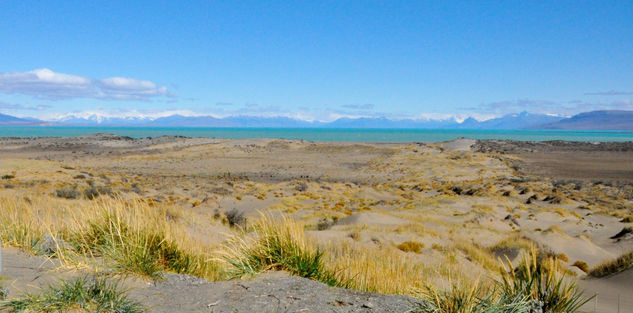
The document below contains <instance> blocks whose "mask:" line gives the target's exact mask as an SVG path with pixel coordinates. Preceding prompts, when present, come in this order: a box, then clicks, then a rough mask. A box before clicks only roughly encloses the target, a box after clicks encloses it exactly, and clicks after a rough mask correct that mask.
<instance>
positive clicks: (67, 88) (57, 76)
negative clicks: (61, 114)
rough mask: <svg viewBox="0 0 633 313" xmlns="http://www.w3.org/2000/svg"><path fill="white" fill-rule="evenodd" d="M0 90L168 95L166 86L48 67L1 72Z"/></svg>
mask: <svg viewBox="0 0 633 313" xmlns="http://www.w3.org/2000/svg"><path fill="white" fill-rule="evenodd" d="M0 93H5V94H23V95H29V96H34V97H36V98H41V99H50V100H59V99H72V98H93V99H105V100H147V99H149V98H151V97H158V96H168V95H169V91H168V90H167V87H165V86H158V85H156V84H155V83H153V82H151V81H147V80H137V79H133V78H127V77H111V78H103V79H93V78H88V77H83V76H76V75H70V74H64V73H56V72H53V71H52V70H50V69H46V68H44V69H36V70H33V71H29V72H13V73H7V72H5V73H0Z"/></svg>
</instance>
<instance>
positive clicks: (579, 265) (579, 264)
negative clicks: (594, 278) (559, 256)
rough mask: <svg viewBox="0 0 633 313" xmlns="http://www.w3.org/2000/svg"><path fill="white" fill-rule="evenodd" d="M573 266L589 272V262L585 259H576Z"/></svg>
mask: <svg viewBox="0 0 633 313" xmlns="http://www.w3.org/2000/svg"><path fill="white" fill-rule="evenodd" d="M571 266H575V267H577V268H578V269H580V270H581V271H583V272H585V273H587V272H589V265H587V262H585V261H576V262H574V264H572V265H571Z"/></svg>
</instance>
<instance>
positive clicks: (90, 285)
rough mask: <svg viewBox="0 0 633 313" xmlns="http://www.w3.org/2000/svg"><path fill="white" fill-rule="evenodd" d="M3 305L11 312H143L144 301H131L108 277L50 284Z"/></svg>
mask: <svg viewBox="0 0 633 313" xmlns="http://www.w3.org/2000/svg"><path fill="white" fill-rule="evenodd" d="M0 308H3V309H7V310H9V311H10V312H15V313H18V312H42V313H54V312H67V311H72V312H91V313H92V312H94V313H141V312H145V309H144V308H143V306H142V305H141V304H139V303H138V302H135V301H133V300H130V299H129V298H128V297H127V296H126V291H125V290H121V289H120V288H119V286H118V284H117V283H114V282H109V281H107V280H106V279H105V278H90V279H88V278H79V279H75V280H72V281H62V282H61V283H60V284H59V285H57V286H49V287H48V289H46V290H44V291H43V292H42V293H40V294H27V295H25V296H23V297H21V298H18V299H13V300H9V301H6V302H4V303H2V304H1V305H0Z"/></svg>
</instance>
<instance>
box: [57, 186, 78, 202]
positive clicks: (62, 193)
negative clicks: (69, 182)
mask: <svg viewBox="0 0 633 313" xmlns="http://www.w3.org/2000/svg"><path fill="white" fill-rule="evenodd" d="M55 195H56V196H57V197H58V198H64V199H77V198H79V197H80V196H81V193H80V192H79V190H77V187H74V186H73V187H64V188H59V189H55Z"/></svg>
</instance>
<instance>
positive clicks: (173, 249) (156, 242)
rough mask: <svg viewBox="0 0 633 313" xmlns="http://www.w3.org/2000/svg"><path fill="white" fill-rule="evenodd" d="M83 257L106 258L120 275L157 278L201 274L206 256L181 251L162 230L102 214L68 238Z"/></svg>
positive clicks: (115, 215) (105, 212) (118, 215)
mask: <svg viewBox="0 0 633 313" xmlns="http://www.w3.org/2000/svg"><path fill="white" fill-rule="evenodd" d="M71 243H74V244H75V245H76V247H77V250H78V251H80V252H81V253H82V254H84V255H93V256H94V255H97V256H105V257H106V258H107V259H108V260H111V261H113V262H114V263H113V268H114V269H116V270H117V272H119V273H130V274H138V275H141V276H145V277H149V278H153V279H159V278H161V277H162V272H163V271H172V272H176V273H186V274H194V275H197V276H204V275H202V274H203V273H201V271H199V269H198V268H196V266H197V265H200V264H205V263H208V262H205V261H204V260H203V259H205V258H206V257H205V256H202V255H194V254H192V253H187V252H185V251H183V250H182V249H180V248H179V247H178V245H177V244H176V243H175V242H173V241H172V240H170V239H169V238H167V234H166V233H165V230H164V229H161V228H159V227H143V225H140V224H130V223H129V221H126V220H125V219H124V218H123V217H122V216H120V212H119V211H108V210H106V211H104V212H103V213H102V214H101V215H99V216H98V218H97V219H95V220H93V221H91V222H89V223H88V227H87V228H86V230H85V231H84V232H82V233H79V234H78V235H76V236H74V237H73V238H72V239H71Z"/></svg>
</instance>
